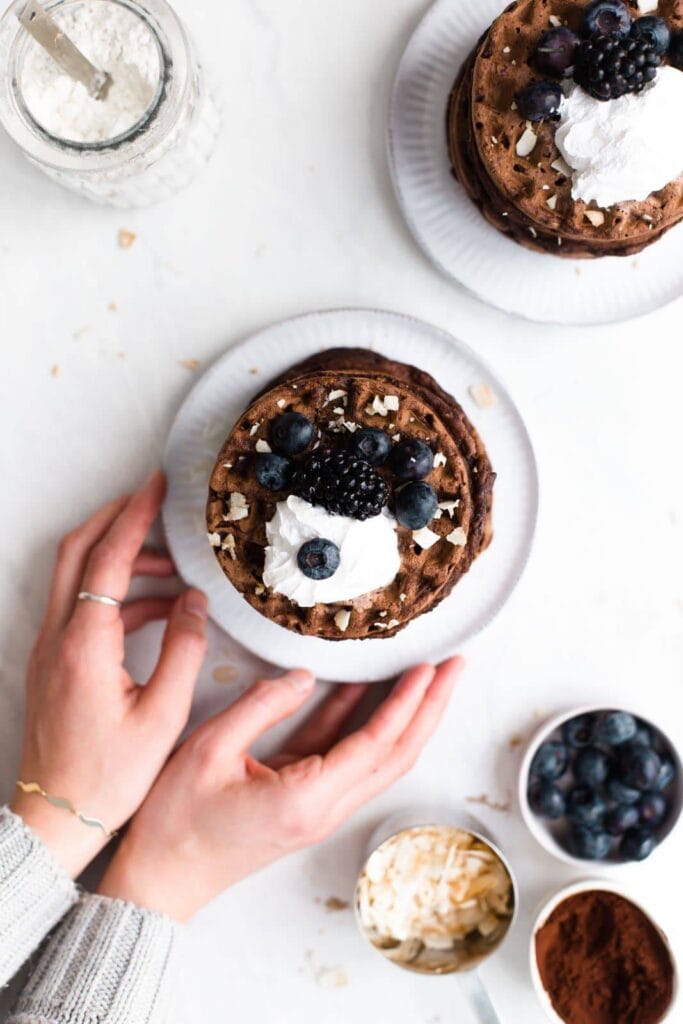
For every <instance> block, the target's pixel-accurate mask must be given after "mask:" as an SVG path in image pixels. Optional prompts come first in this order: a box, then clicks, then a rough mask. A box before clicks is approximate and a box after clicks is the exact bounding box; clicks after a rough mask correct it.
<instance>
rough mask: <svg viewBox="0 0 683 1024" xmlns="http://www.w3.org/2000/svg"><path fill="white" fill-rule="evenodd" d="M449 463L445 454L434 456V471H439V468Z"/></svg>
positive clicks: (439, 453) (438, 453)
mask: <svg viewBox="0 0 683 1024" xmlns="http://www.w3.org/2000/svg"><path fill="white" fill-rule="evenodd" d="M447 463H448V459H447V458H446V456H445V455H444V453H443V452H437V453H436V455H435V456H434V469H438V468H439V466H445V465H447Z"/></svg>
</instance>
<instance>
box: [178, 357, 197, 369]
mask: <svg viewBox="0 0 683 1024" xmlns="http://www.w3.org/2000/svg"><path fill="white" fill-rule="evenodd" d="M178 365H179V366H184V367H185V369H186V370H192V371H194V370H197V369H199V366H200V361H199V359H179V360H178Z"/></svg>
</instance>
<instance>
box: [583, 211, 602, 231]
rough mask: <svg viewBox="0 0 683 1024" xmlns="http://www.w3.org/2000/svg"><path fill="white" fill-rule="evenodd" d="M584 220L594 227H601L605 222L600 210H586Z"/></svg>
mask: <svg viewBox="0 0 683 1024" xmlns="http://www.w3.org/2000/svg"><path fill="white" fill-rule="evenodd" d="M585 217H586V220H589V221H590V222H591V224H592V225H593V227H594V228H601V227H602V225H603V224H604V223H605V215H604V213H603V212H602V210H586V211H585Z"/></svg>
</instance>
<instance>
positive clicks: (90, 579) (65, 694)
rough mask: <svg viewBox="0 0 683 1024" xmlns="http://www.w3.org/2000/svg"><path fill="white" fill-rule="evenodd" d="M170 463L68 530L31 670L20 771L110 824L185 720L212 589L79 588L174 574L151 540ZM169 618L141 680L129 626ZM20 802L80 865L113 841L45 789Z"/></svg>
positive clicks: (74, 868)
mask: <svg viewBox="0 0 683 1024" xmlns="http://www.w3.org/2000/svg"><path fill="white" fill-rule="evenodd" d="M165 486H166V485H165V480H164V477H163V476H162V474H161V473H155V474H154V475H153V476H152V477H150V479H149V481H148V482H147V484H146V485H145V486H144V487H143V489H142V490H141V491H140V492H138V493H137V494H134V495H133V496H132V497H123V498H119V499H117V500H115V501H112V502H110V503H109V504H108V505H105V506H104V507H103V508H101V509H100V510H99V511H98V512H96V513H95V515H94V516H92V518H91V519H89V520H88V521H87V522H85V523H84V524H83V525H81V526H79V527H78V528H77V529H76V530H74V531H73V532H72V533H70V534H68V535H67V536H66V537H65V538H64V540H63V541H62V543H61V545H60V548H59V554H58V558H57V565H56V568H55V572H54V577H53V581H52V588H51V592H50V598H49V602H48V609H47V613H46V616H45V621H44V623H43V626H42V629H41V631H40V635H39V637H38V641H37V644H36V646H35V649H34V651H33V654H32V657H31V661H30V665H29V670H28V678H27V707H26V715H25V732H24V744H23V752H22V757H21V767H20V775H19V778H20V779H21V780H22V781H23V782H25V783H37V784H38V785H39V786H40V787H41V788H42V789H43V790H45V792H47V793H48V794H49V795H50V796H55V797H61V798H65V799H67V800H69V801H70V802H71V803H72V804H73V805H74V806H75V807H76V808H77V809H78V810H79V811H80V812H82V813H83V814H84V815H87V816H88V817H93V818H97V819H99V820H101V821H102V822H103V823H104V824H105V826H106V828H107V830H115V829H118V828H120V827H121V825H123V824H124V823H125V822H126V821H127V820H128V818H130V817H131V815H132V814H133V813H134V812H135V811H136V810H137V808H138V807H139V805H140V804H141V803H142V800H143V799H144V797H145V795H146V794H147V792H148V790H149V789H150V787H151V786H152V783H153V782H154V780H155V778H156V776H157V775H158V773H159V771H160V770H161V768H162V767H163V765H164V763H165V761H166V759H167V758H168V756H169V754H170V753H171V750H172V749H173V746H174V744H175V742H176V740H177V739H178V737H179V735H180V733H181V732H182V729H183V727H184V726H185V724H186V722H187V718H188V715H189V711H190V704H191V700H192V692H193V689H194V684H195V681H196V678H197V674H198V672H199V669H200V666H201V664H202V661H203V658H204V653H205V649H206V615H207V612H206V598H205V596H204V595H203V594H202V593H201V592H200V591H197V590H188V591H186V592H185V593H184V594H182V595H181V596H180V597H178V598H177V599H176V600H173V599H171V598H159V597H150V598H142V599H139V600H134V601H130V602H129V603H127V604H123V606H122V607H121V608H118V607H115V606H113V605H107V604H102V603H100V602H97V601H90V600H78V594H79V593H80V592H81V591H88V592H90V593H94V594H99V595H106V596H108V597H112V598H115V599H116V600H118V601H123V599H124V598H125V597H126V594H127V592H128V588H129V585H130V582H131V578H132V577H133V576H136V575H142V576H170V575H172V574H173V572H174V569H173V565H172V563H171V561H170V559H169V558H168V557H167V556H165V555H160V554H158V553H155V552H152V551H146V550H143V548H142V545H143V543H144V540H145V536H146V534H147V531H148V530H149V527H150V525H151V524H152V521H153V520H154V518H155V517H156V516H157V514H158V512H159V510H160V508H161V503H162V501H163V498H164V493H165ZM158 619H168V626H167V628H166V633H165V636H164V641H163V646H162V649H161V653H160V656H159V660H158V662H157V666H156V668H155V670H154V672H153V674H152V677H151V679H150V680H149V682H148V683H147V685H146V686H139V685H138V684H137V683H136V682H135V680H133V679H132V678H131V676H130V675H129V674H128V672H127V671H126V669H125V668H124V665H123V660H124V637H125V634H126V633H128V632H132V631H133V630H136V629H139V628H140V627H141V626H143V625H145V624H146V623H148V622H151V621H153V620H158ZM11 806H12V810H13V811H14V812H15V813H17V814H19V815H20V816H21V817H22V818H23V819H24V821H25V823H26V824H27V825H28V826H29V827H31V828H32V829H33V831H34V832H35V833H36V834H37V835H38V836H39V837H40V838H41V839H42V840H43V841H44V842H45V843H46V844H47V846H48V847H49V848H50V849H51V851H52V853H53V855H54V856H55V857H56V859H57V860H58V861H59V862H60V863H61V864H62V866H63V867H64V868H65V869H66V870H67V871H68V872H69V874H70V875H71V876H72V877H75V876H76V875H77V874H79V873H80V872H81V871H82V870H83V868H84V867H85V866H86V864H88V863H89V862H90V861H91V860H92V859H93V857H95V856H96V855H97V853H99V851H100V850H101V849H102V847H103V846H105V844H106V843H107V836H106V835H105V834H104V832H103V831H101V830H100V829H99V828H96V827H93V826H87V825H85V824H83V823H82V822H81V821H79V820H78V819H77V818H76V817H74V816H72V815H70V814H68V813H67V812H66V811H65V810H62V809H59V808H56V807H53V806H51V805H50V804H49V803H48V802H47V801H46V800H44V799H43V798H42V797H40V796H38V795H36V794H27V793H23V792H21V791H20V790H17V794H16V797H15V799H14V801H13V802H12V805H11Z"/></svg>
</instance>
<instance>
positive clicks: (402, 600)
mask: <svg viewBox="0 0 683 1024" xmlns="http://www.w3.org/2000/svg"><path fill="white" fill-rule="evenodd" d="M398 599H399V601H400V602H401V603H403V602H404V601H407V600H408V595H407V594H399V595H398Z"/></svg>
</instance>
